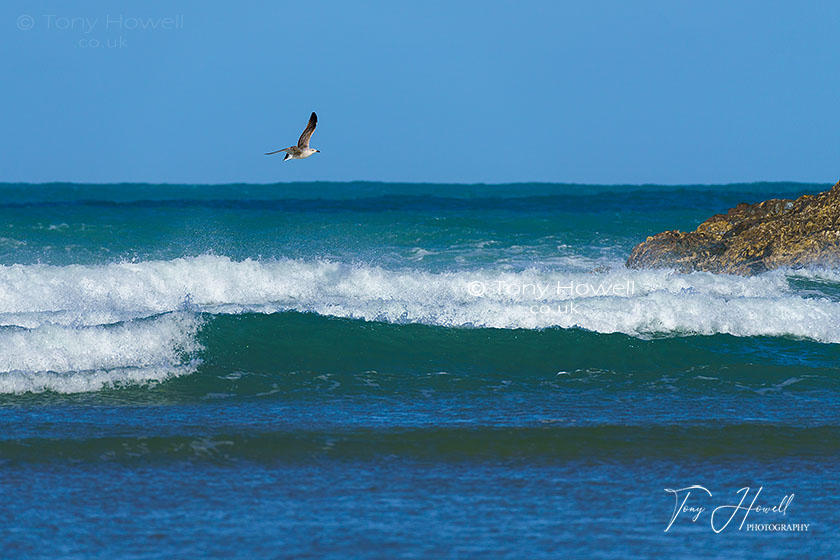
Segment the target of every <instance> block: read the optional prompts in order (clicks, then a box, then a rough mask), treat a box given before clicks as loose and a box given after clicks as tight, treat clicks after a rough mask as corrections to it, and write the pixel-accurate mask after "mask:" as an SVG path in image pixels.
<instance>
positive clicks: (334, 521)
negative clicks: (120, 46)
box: [0, 182, 840, 559]
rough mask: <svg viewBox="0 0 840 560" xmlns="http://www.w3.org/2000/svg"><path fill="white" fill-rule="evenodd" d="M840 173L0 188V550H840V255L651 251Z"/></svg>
mask: <svg viewBox="0 0 840 560" xmlns="http://www.w3.org/2000/svg"><path fill="white" fill-rule="evenodd" d="M828 188H830V185H829V184H825V185H816V184H799V183H753V184H731V185H684V186H656V185H643V186H638V185H610V186H594V185H571V184H511V185H443V184H397V183H366V182H356V183H300V184H275V185H247V184H232V185H148V184H108V185H102V184H97V185H83V184H38V185H30V184H2V185H0V427H2V430H0V556H3V557H6V558H108V559H112V558H195V557H225V558H231V557H239V558H528V559H541V558H552V559H555V558H604V559H627V558H653V557H663V556H666V555H669V556H670V555H675V556H678V557H681V558H793V557H796V558H831V557H836V554H837V553H836V550H837V547H838V545H840V530H838V526H840V514H838V500H837V495H838V491H840V482H838V476H837V475H838V471H837V464H838V459H840V399H838V396H840V375H838V374H840V270H831V269H819V268H812V269H803V270H775V271H772V272H767V273H763V274H760V275H757V276H753V277H740V276H729V275H718V274H710V273H691V274H678V273H675V272H673V271H669V270H629V269H627V268H626V267H625V266H624V261H625V259H626V257H627V255H628V254H629V252H630V250H631V249H632V248H633V247H634V246H635V245H636V244H637V243H639V242H641V241H643V240H644V239H645V238H646V237H647V236H649V235H653V234H655V233H658V232H660V231H664V230H669V229H682V230H690V229H694V228H695V227H696V226H697V225H698V224H699V223H700V222H702V221H703V220H705V219H706V218H708V217H709V216H711V215H713V214H715V213H719V212H725V211H726V210H727V209H728V208H730V207H732V206H734V205H735V204H737V203H740V202H757V201H760V200H764V199H767V198H779V197H784V198H792V197H796V196H799V195H801V194H805V193H816V192H819V191H822V190H826V189H828Z"/></svg>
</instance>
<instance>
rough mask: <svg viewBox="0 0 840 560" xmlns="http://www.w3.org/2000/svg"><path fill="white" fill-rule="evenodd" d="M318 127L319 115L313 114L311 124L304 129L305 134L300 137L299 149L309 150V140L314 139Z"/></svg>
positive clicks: (310, 118)
mask: <svg viewBox="0 0 840 560" xmlns="http://www.w3.org/2000/svg"><path fill="white" fill-rule="evenodd" d="M317 125H318V115H316V114H315V113H312V115H311V116H310V117H309V123H307V125H306V128H305V129H303V134H301V135H300V138H299V139H298V144H297V145H298V148H308V147H309V139H310V138H312V133H313V132H315V127H316V126H317Z"/></svg>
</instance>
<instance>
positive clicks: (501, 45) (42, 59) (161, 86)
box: [0, 0, 840, 184]
mask: <svg viewBox="0 0 840 560" xmlns="http://www.w3.org/2000/svg"><path fill="white" fill-rule="evenodd" d="M176 17H177V19H175V21H174V23H173V21H171V20H169V19H167V18H176ZM0 26H1V27H2V33H0V52H2V55H0V72H2V75H3V77H4V79H3V85H2V88H0V101H2V105H0V106H1V107H2V109H0V131H2V132H0V181H30V182H44V181H54V180H61V181H78V182H113V181H146V182H168V183H184V182H186V183H227V182H258V183H267V182H277V181H312V180H333V181H348V180H360V179H361V180H364V179H367V180H380V181H412V182H468V183H472V182H491V183H499V182H512V181H550V182H582V183H666V184H675V183H697V182H700V183H722V182H736V181H758V180H798V181H816V182H833V181H836V180H837V179H838V178H840V133H839V132H838V131H840V126H839V125H840V122H839V121H840V117H839V116H838V115H840V112H839V111H838V108H839V107H840V48H838V46H837V29H838V28H840V3H837V2H801V3H795V2H785V3H782V2H748V1H738V2H672V1H665V2H575V3H567V2H550V1H543V2H527V1H526V2H510V1H507V2H493V1H483V2H457V1H456V2H452V1H450V2H436V1H424V2H398V1H388V2H385V1H383V2H364V1H362V2H332V1H317V2H315V1H313V2H303V3H293V2H277V1H275V0H272V1H266V2H210V1H204V2H193V3H187V2H164V1H146V2H136V3H119V4H118V3H115V2H107V1H103V2H74V3H72V5H71V3H68V2H63V1H52V2H20V1H8V0H7V1H4V2H3V3H2V4H0ZM144 26H145V27H146V28H145V29H143V27H144ZM313 110H314V111H317V113H318V115H319V118H320V123H319V127H318V130H317V131H316V133H315V135H314V137H313V140H312V146H313V147H315V148H318V149H320V150H322V153H320V154H316V155H315V156H313V157H312V158H310V159H308V160H305V161H296V162H287V163H282V162H281V160H282V158H278V157H276V156H275V157H271V158H269V157H266V156H264V155H262V154H263V152H266V151H270V150H274V149H277V148H280V147H285V146H288V145H291V144H293V143H294V142H295V141H296V140H297V137H298V135H299V134H300V132H301V130H302V129H303V127H304V125H305V124H306V120H307V118H308V115H309V113H310V112H311V111H313Z"/></svg>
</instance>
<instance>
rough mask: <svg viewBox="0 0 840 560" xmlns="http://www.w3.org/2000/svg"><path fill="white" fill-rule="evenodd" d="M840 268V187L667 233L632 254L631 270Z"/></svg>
mask: <svg viewBox="0 0 840 560" xmlns="http://www.w3.org/2000/svg"><path fill="white" fill-rule="evenodd" d="M838 264H840V182H838V183H837V184H836V185H834V187H832V189H831V190H829V191H826V192H823V193H819V194H816V195H810V194H806V195H804V196H800V197H799V198H797V199H796V200H783V199H772V200H766V201H764V202H759V203H757V204H746V203H741V204H739V205H737V206H736V207H735V208H732V209H730V210H729V211H728V212H727V213H726V214H717V215H715V216H712V217H711V218H709V219H708V220H706V221H705V222H703V223H702V224H700V225H699V226H698V227H697V229H696V230H694V231H692V232H687V233H686V232H681V231H665V232H662V233H659V234H656V235H654V236H652V237H648V238H647V240H646V241H644V242H642V243H639V244H638V245H636V247H635V248H634V249H633V251H632V252H631V253H630V257H629V258H628V259H627V266H628V267H630V268H674V269H677V270H679V271H682V272H691V271H694V270H704V271H708V272H721V273H727V274H741V275H751V274H758V273H760V272H764V271H766V270H771V269H773V268H778V267H781V266H790V267H794V268H796V267H803V266H809V265H826V266H837V265H838Z"/></svg>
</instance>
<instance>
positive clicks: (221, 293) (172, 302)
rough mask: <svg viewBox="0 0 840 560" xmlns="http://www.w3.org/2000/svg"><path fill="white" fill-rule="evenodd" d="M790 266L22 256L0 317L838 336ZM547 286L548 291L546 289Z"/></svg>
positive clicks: (1, 291) (839, 314) (4, 281)
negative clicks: (291, 317) (214, 316)
mask: <svg viewBox="0 0 840 560" xmlns="http://www.w3.org/2000/svg"><path fill="white" fill-rule="evenodd" d="M801 274H802V273H801V272H797V273H796V275H801ZM791 275H793V273H787V272H784V271H774V272H770V273H766V274H762V275H759V276H754V277H749V278H744V277H739V276H729V275H718V274H709V273H694V274H676V273H673V272H669V271H661V270H657V271H653V270H627V269H625V268H624V267H616V268H613V269H612V270H611V271H607V272H602V273H581V272H574V273H567V272H563V271H551V270H545V269H543V270H525V271H519V272H511V271H504V270H474V271H458V272H445V273H430V272H422V271H418V270H410V269H402V270H397V271H392V270H385V269H382V268H378V267H372V266H365V265H348V264H341V263H335V262H325V261H300V260H283V261H270V262H260V261H253V260H245V261H239V262H237V261H232V260H230V259H229V258H227V257H220V256H209V255H208V256H201V257H195V258H181V259H174V260H171V261H149V262H141V263H120V264H109V265H102V266H80V265H73V266H65V267H55V266H46V265H28V266H21V265H14V266H10V267H0V325H16V326H20V327H25V328H30V329H31V328H36V327H39V326H42V325H45V324H57V325H63V326H90V325H101V324H107V323H114V322H119V321H127V320H132V319H136V318H142V317H148V316H154V315H159V314H162V313H169V312H173V311H193V312H208V313H238V312H244V311H256V312H264V313H271V312H277V311H285V310H297V311H309V312H315V313H319V314H322V315H332V316H341V317H353V318H360V319H365V320H379V321H388V322H418V323H426V324H432V325H442V326H482V327H499V328H543V327H551V326H559V327H572V326H579V327H582V328H586V329H590V330H594V331H598V332H623V333H627V334H631V335H643V334H653V333H666V334H667V333H671V332H673V333H681V334H682V333H702V334H712V333H719V332H721V333H730V334H734V335H739V336H753V335H757V334H762V335H793V336H801V337H806V338H813V339H815V340H820V341H824V342H840V320H838V319H840V303H838V302H836V301H830V300H829V299H827V298H814V297H808V298H806V297H803V294H800V293H798V292H797V291H796V290H795V289H793V288H791V286H790V283H789V281H788V277H789V276H791ZM824 276H825V273H824V274H823V276H821V277H824ZM477 285H480V286H482V289H481V290H476V289H475V286H477ZM543 286H544V287H546V291H545V293H538V292H537V291H536V290H537V289H538V288H541V287H543ZM622 286H623V287H624V288H623V289H622V290H619V289H617V288H620V287H622ZM569 287H573V289H569ZM560 288H562V289H560ZM810 293H813V292H810ZM571 301H574V303H575V310H574V312H570V313H565V314H564V313H556V312H553V313H540V312H538V311H534V310H533V309H532V307H531V306H532V305H535V304H536V305H549V306H552V305H553V306H555V307H556V306H557V305H562V304H565V303H568V302H571Z"/></svg>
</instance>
